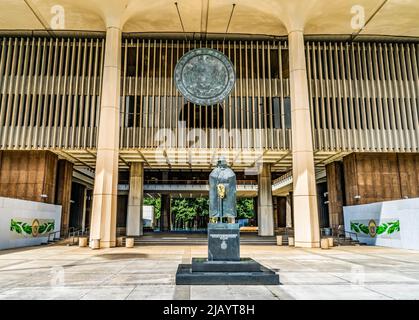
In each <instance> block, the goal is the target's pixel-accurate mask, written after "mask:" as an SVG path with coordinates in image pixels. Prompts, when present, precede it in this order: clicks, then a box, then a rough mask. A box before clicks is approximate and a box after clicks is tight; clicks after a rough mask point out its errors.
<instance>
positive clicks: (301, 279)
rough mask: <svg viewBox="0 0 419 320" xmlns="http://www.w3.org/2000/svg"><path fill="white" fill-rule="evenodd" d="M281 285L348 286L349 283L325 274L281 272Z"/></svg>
mask: <svg viewBox="0 0 419 320" xmlns="http://www.w3.org/2000/svg"><path fill="white" fill-rule="evenodd" d="M279 277H280V283H281V284H322V285H323V284H348V281H346V280H344V279H342V278H339V277H336V276H334V275H332V274H328V273H325V272H322V273H320V272H314V273H313V272H279Z"/></svg>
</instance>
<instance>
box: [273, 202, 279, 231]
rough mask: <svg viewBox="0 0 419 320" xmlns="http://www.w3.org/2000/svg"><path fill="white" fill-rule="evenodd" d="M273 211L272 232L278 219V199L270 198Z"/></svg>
mask: <svg viewBox="0 0 419 320" xmlns="http://www.w3.org/2000/svg"><path fill="white" fill-rule="evenodd" d="M272 201H273V210H274V230H275V228H278V217H279V197H272Z"/></svg>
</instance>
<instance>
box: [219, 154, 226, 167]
mask: <svg viewBox="0 0 419 320" xmlns="http://www.w3.org/2000/svg"><path fill="white" fill-rule="evenodd" d="M217 167H221V168H227V160H226V158H225V157H224V156H221V157H220V158H219V159H218V161H217Z"/></svg>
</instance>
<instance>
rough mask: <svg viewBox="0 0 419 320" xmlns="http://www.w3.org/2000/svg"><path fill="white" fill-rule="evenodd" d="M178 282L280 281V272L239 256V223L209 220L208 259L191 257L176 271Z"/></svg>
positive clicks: (224, 283)
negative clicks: (190, 260)
mask: <svg viewBox="0 0 419 320" xmlns="http://www.w3.org/2000/svg"><path fill="white" fill-rule="evenodd" d="M176 284H177V285H194V284H195V285H277V284H279V276H278V275H277V274H276V273H275V272H274V271H272V270H269V269H268V268H265V267H264V266H262V265H260V264H259V263H258V262H256V261H254V260H253V259H250V258H240V228H239V225H238V224H237V223H209V224H208V259H205V258H192V264H181V265H179V268H178V270H177V273H176Z"/></svg>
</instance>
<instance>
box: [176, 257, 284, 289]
mask: <svg viewBox="0 0 419 320" xmlns="http://www.w3.org/2000/svg"><path fill="white" fill-rule="evenodd" d="M256 263H257V262H256ZM258 265H259V271H253V272H249V271H248V272H245V271H243V272H237V271H235V272H195V271H194V272H192V265H191V264H180V265H179V267H178V270H177V272H176V284H177V285H277V284H279V275H277V274H276V273H275V272H273V271H272V270H269V269H267V268H265V267H264V266H262V265H260V264H258Z"/></svg>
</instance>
